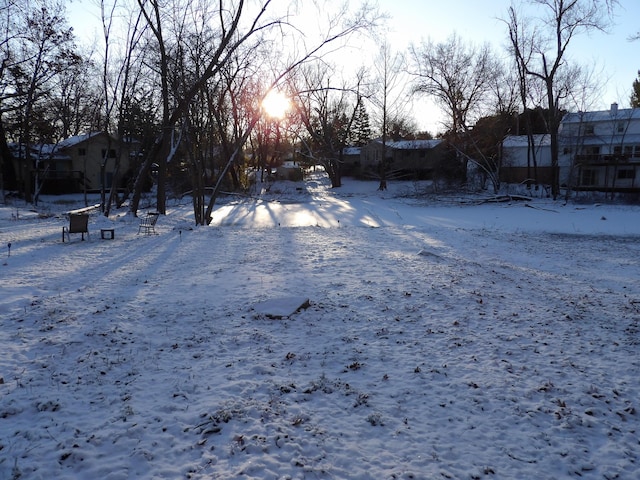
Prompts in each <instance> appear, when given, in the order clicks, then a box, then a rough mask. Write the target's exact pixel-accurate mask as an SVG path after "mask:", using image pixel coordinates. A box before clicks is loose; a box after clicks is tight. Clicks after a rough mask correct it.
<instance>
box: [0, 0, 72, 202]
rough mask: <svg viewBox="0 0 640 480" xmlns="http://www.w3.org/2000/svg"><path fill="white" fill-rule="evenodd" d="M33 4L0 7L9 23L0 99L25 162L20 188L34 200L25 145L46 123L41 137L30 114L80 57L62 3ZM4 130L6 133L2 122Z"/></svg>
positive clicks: (31, 168)
mask: <svg viewBox="0 0 640 480" xmlns="http://www.w3.org/2000/svg"><path fill="white" fill-rule="evenodd" d="M34 3H35V2H27V3H26V5H21V6H19V5H17V3H13V2H9V3H8V4H6V5H4V7H5V9H0V11H2V13H3V16H2V19H3V21H4V19H5V18H6V20H7V21H8V24H7V25H6V26H3V27H2V29H3V30H4V31H5V32H6V33H7V34H8V36H7V37H6V40H5V41H4V43H2V48H3V51H4V52H3V53H4V58H3V63H2V69H1V75H2V76H1V77H0V78H1V79H2V82H3V87H2V89H3V93H4V95H3V98H2V99H0V102H2V107H0V112H1V113H3V114H4V113H6V112H9V111H11V112H13V114H14V118H15V123H16V126H17V128H16V130H17V134H16V137H17V139H18V143H19V145H21V148H20V149H19V152H20V153H19V155H20V156H21V157H22V158H21V159H20V160H21V161H20V163H22V164H23V165H24V166H25V170H24V171H23V172H22V174H23V175H22V176H23V180H24V184H23V189H24V193H25V198H26V199H27V200H28V201H37V195H36V196H35V197H34V190H35V192H37V190H38V186H37V185H34V184H33V181H34V179H33V178H32V175H33V174H34V172H37V169H38V165H37V161H36V165H33V164H32V162H31V155H30V153H29V148H30V146H31V144H32V142H33V139H34V138H33V137H34V136H37V137H40V138H38V140H40V141H43V140H48V138H47V137H50V131H49V127H48V126H47V125H46V123H42V124H41V125H42V126H43V127H45V128H46V131H44V132H42V135H39V133H40V132H38V131H37V130H36V129H35V128H34V126H35V123H34V119H35V118H36V116H35V115H34V112H35V111H37V109H38V107H39V105H40V104H41V103H42V102H43V101H48V100H49V97H48V96H47V93H48V90H49V87H51V86H52V82H54V80H55V79H56V77H57V76H58V75H59V74H60V73H61V72H63V71H64V70H65V69H67V68H69V67H71V66H72V65H74V64H75V63H77V62H78V60H79V57H78V55H77V54H76V52H75V44H74V37H73V32H72V30H71V28H70V27H69V26H68V24H67V22H66V19H65V10H64V6H63V4H62V3H61V2H58V1H54V0H50V1H41V2H38V3H37V4H34ZM5 14H6V15H7V16H6V17H5V16H4V15H5ZM4 120H5V119H3V122H4ZM3 130H4V134H5V135H7V132H6V129H5V128H4V124H3ZM5 143H6V137H5ZM4 156H5V155H3V157H4ZM34 187H35V189H34Z"/></svg>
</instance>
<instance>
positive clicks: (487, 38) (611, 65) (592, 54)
mask: <svg viewBox="0 0 640 480" xmlns="http://www.w3.org/2000/svg"><path fill="white" fill-rule="evenodd" d="M511 3H512V2H511V0H449V1H441V0H379V5H380V7H381V9H382V10H384V11H386V12H388V13H389V14H390V15H392V17H393V18H392V20H391V29H392V31H391V32H390V33H389V39H390V41H391V42H392V43H393V44H395V45H397V47H396V48H398V49H400V48H402V47H403V46H404V45H408V44H409V43H411V42H414V43H419V42H420V41H421V40H422V39H428V38H430V39H432V40H434V41H442V40H446V39H447V37H449V36H450V35H451V34H452V33H454V32H455V33H457V34H458V35H459V36H460V37H461V38H463V39H465V40H466V41H469V42H475V43H484V42H489V43H490V44H492V45H493V46H494V47H495V48H496V49H503V48H504V47H505V46H506V43H507V40H508V37H507V30H506V25H505V24H504V23H503V22H502V21H500V20H499V18H506V16H507V15H506V14H507V10H508V8H509V6H510V5H511ZM619 3H620V7H619V8H618V10H617V12H616V13H617V14H616V16H615V17H614V26H613V28H612V29H611V32H610V33H608V34H605V33H600V32H596V33H593V34H591V35H584V34H583V35H580V36H579V37H575V38H574V41H573V42H572V44H571V47H570V49H569V51H568V53H567V55H568V58H573V59H576V60H578V61H579V62H580V63H582V64H586V65H595V67H596V70H597V71H602V75H603V77H604V79H605V82H606V88H605V90H604V91H603V93H602V97H601V99H600V100H599V101H598V102H596V103H597V106H596V108H599V109H607V108H609V106H610V105H611V103H613V102H617V103H618V104H619V105H620V106H621V107H628V106H629V97H630V95H631V85H632V83H633V81H634V80H635V79H636V77H637V74H638V70H639V69H640V41H635V42H629V41H628V37H629V36H631V35H633V34H635V33H637V32H638V31H640V22H639V21H638V19H640V1H639V0H620V2H619ZM432 114H433V112H431V115H432ZM425 123H426V125H427V127H428V128H429V130H432V129H434V130H435V127H434V123H433V122H432V121H430V120H427V121H426V122H425Z"/></svg>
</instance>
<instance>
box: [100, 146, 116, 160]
mask: <svg viewBox="0 0 640 480" xmlns="http://www.w3.org/2000/svg"><path fill="white" fill-rule="evenodd" d="M106 152H107V151H106V150H105V149H104V148H103V149H102V158H104V155H105V153H106ZM107 158H116V151H115V150H114V149H113V148H110V149H109V157H107Z"/></svg>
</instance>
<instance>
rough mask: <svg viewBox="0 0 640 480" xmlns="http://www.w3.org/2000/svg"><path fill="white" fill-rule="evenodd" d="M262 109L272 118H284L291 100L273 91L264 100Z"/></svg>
mask: <svg viewBox="0 0 640 480" xmlns="http://www.w3.org/2000/svg"><path fill="white" fill-rule="evenodd" d="M262 108H264V111H265V112H266V113H267V115H269V116H270V117H273V118H283V117H284V115H285V114H286V113H287V110H289V99H288V98H287V97H286V96H285V95H284V94H283V93H281V92H276V91H274V90H271V91H270V92H269V93H268V94H267V96H266V97H264V100H262Z"/></svg>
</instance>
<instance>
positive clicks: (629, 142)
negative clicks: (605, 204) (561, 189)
mask: <svg viewBox="0 0 640 480" xmlns="http://www.w3.org/2000/svg"><path fill="white" fill-rule="evenodd" d="M560 155H561V156H566V157H569V158H570V159H572V161H573V175H572V180H573V187H574V188H576V189H578V190H600V191H617V192H624V191H640V109H638V108H625V109H621V108H618V105H617V104H615V103H614V104H613V105H611V109H609V110H605V111H597V112H578V113H569V114H567V115H566V116H565V117H564V119H563V120H562V125H561V130H560Z"/></svg>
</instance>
